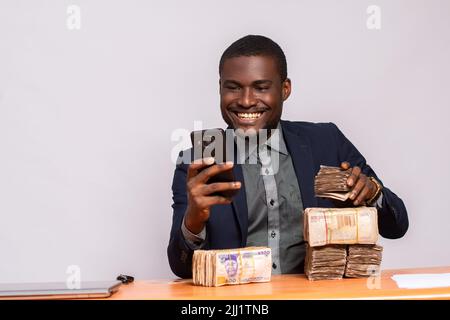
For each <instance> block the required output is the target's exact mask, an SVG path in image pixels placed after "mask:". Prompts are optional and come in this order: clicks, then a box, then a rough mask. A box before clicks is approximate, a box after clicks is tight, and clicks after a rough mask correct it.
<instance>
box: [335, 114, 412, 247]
mask: <svg viewBox="0 0 450 320" xmlns="http://www.w3.org/2000/svg"><path fill="white" fill-rule="evenodd" d="M331 129H332V135H333V136H334V138H335V139H336V144H337V147H338V153H339V160H340V161H341V162H343V161H348V162H349V163H350V164H351V166H358V167H360V168H361V171H362V173H364V174H365V175H367V176H369V177H374V178H375V179H377V181H379V182H380V183H381V184H382V185H383V182H382V181H381V179H380V178H378V176H377V175H376V173H375V172H374V171H373V170H372V168H371V167H370V166H369V165H368V164H367V163H366V159H365V158H364V157H363V155H362V154H361V153H360V152H359V151H358V150H357V149H356V147H355V146H354V145H353V144H352V143H351V142H350V141H349V140H348V139H347V138H346V137H345V136H344V134H343V133H342V132H341V131H340V130H339V129H338V127H337V126H336V125H335V124H333V123H331ZM382 193H383V200H382V206H381V208H378V228H379V232H380V235H381V236H382V237H384V238H388V239H397V238H401V237H403V236H404V235H405V233H406V231H407V230H408V227H409V221H408V213H407V211H406V207H405V205H404V203H403V201H402V199H400V198H399V197H398V196H397V195H396V194H395V193H394V192H392V191H391V190H389V189H388V188H387V187H386V186H384V185H383V191H382Z"/></svg>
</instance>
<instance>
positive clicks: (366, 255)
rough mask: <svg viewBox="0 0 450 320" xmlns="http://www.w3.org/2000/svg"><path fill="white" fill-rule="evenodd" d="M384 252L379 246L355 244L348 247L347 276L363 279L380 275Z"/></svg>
mask: <svg viewBox="0 0 450 320" xmlns="http://www.w3.org/2000/svg"><path fill="white" fill-rule="evenodd" d="M382 252H383V247H382V246H379V245H369V244H360V245H359V244H354V245H350V246H348V249H347V265H346V267H345V276H346V277H349V278H361V277H370V276H376V275H379V274H380V265H381V257H382Z"/></svg>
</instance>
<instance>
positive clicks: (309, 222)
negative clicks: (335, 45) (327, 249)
mask: <svg viewBox="0 0 450 320" xmlns="http://www.w3.org/2000/svg"><path fill="white" fill-rule="evenodd" d="M377 216H378V215H377V209H376V208H374V207H356V208H307V209H306V210H305V212H304V223H303V227H304V237H305V241H307V242H308V243H309V245H310V246H311V247H317V246H324V245H327V244H357V243H362V244H375V243H376V242H377V240H378V220H377V219H378V218H377Z"/></svg>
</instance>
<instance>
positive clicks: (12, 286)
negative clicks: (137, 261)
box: [0, 281, 122, 300]
mask: <svg viewBox="0 0 450 320" xmlns="http://www.w3.org/2000/svg"><path fill="white" fill-rule="evenodd" d="M121 284H122V282H121V281H84V282H83V281H82V282H81V283H80V288H79V289H77V288H75V289H69V288H68V287H67V284H66V283H64V282H49V283H3V284H0V300H2V299H27V300H28V299H32V300H36V299H88V298H107V297H109V296H111V295H112V294H113V293H114V292H116V291H117V290H119V287H120V285H121Z"/></svg>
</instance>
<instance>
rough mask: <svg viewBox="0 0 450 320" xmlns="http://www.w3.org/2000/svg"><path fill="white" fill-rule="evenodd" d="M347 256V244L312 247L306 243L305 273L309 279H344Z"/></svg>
mask: <svg viewBox="0 0 450 320" xmlns="http://www.w3.org/2000/svg"><path fill="white" fill-rule="evenodd" d="M346 257H347V250H346V246H345V245H339V244H335V245H328V246H321V247H310V246H309V245H308V244H306V257H305V275H306V276H307V277H308V279H309V280H337V279H342V277H343V275H344V271H345V264H346V262H347V260H346Z"/></svg>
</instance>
